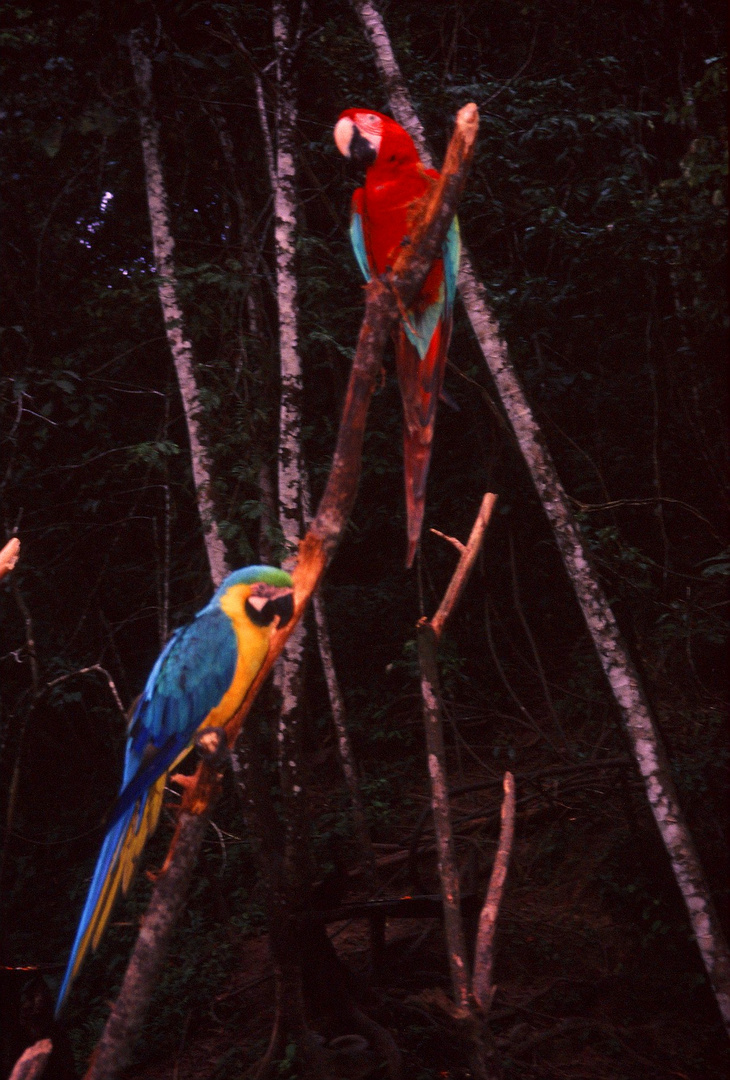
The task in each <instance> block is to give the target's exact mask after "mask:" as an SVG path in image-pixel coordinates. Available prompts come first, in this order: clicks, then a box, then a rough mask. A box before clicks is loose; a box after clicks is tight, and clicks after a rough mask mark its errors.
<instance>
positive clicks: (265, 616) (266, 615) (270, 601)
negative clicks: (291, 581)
mask: <svg viewBox="0 0 730 1080" xmlns="http://www.w3.org/2000/svg"><path fill="white" fill-rule="evenodd" d="M245 607H246V614H247V615H248V617H249V619H250V620H251V622H252V623H253V624H254V626H271V624H272V623H273V621H274V619H275V618H276V617H277V615H278V617H279V626H286V624H287V623H288V622H289V620H290V619H291V617H292V615H293V614H294V596H293V594H292V591H291V589H281V588H276V586H274V585H266V584H264V583H263V582H260V583H259V584H258V585H254V586H253V587H252V588H251V593H250V595H249V596H248V597H247V599H246V604H245Z"/></svg>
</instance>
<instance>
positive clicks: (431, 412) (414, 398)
mask: <svg viewBox="0 0 730 1080" xmlns="http://www.w3.org/2000/svg"><path fill="white" fill-rule="evenodd" d="M451 324H452V318H451V314H450V313H448V314H445V315H444V316H443V317H442V318H441V319H439V321H438V323H437V325H436V328H435V330H434V332H433V337H432V338H431V342H430V344H429V347H428V351H427V352H426V355H425V356H424V358H423V360H421V358H420V356H419V355H418V350H417V349H416V347H415V346H414V345H413V344H412V342H411V341H410V340H409V338H408V337H407V335H406V332H405V330H404V328H403V326H399V327H398V329H397V330H396V331H395V362H396V370H397V372H398V382H399V384H400V392H401V398H402V400H403V474H404V478H405V489H406V515H407V520H408V553H407V556H406V567H409V568H410V567H411V566H412V565H413V560H414V558H415V555H416V548H417V547H418V541H419V539H420V536H421V526H422V524H423V511H424V507H425V502H426V479H427V477H428V467H429V464H430V462H431V443H432V441H433V430H434V425H435V421H436V407H437V405H438V401H439V395H440V393H441V387H442V385H443V381H444V369H445V367H446V353H447V351H448V348H449V339H450V337H451Z"/></svg>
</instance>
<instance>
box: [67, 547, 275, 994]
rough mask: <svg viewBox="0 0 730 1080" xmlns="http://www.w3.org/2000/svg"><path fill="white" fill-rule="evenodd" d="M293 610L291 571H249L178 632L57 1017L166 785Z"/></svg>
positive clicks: (144, 722)
mask: <svg viewBox="0 0 730 1080" xmlns="http://www.w3.org/2000/svg"><path fill="white" fill-rule="evenodd" d="M293 611H294V604H293V593H292V580H291V577H290V576H289V574H287V573H286V571H284V570H277V569H275V568H274V567H271V566H248V567H246V568H245V569H243V570H235V571H234V572H233V573H232V574H229V576H228V577H227V578H226V579H225V581H224V582H223V584H222V585H221V586H220V588H219V589H218V590H217V592H216V593H215V595H214V596H213V599H212V600H211V601H210V603H209V604H208V605H207V606H206V607H204V608H203V610H202V611H199V612H198V614H197V615H196V616H195V618H194V619H193V621H192V622H191V623H188V625H187V626H183V627H181V628H180V629H179V630H176V631H175V633H174V634H173V635H172V637H171V638H170V640H169V641H168V643H167V645H166V646H165V648H164V649H163V650H162V652H161V654H160V656H159V658H158V660H157V662H156V664H155V666H154V667H153V668H152V671H151V673H150V676H149V678H148V679H147V683H146V685H145V688H144V690H143V692H142V695H141V697H140V698H139V700H138V702H137V704H136V706H135V709H134V712H133V714H132V719H131V722H130V726H129V733H128V737H127V751H126V757H125V762H124V779H123V780H122V786H121V789H120V791H119V795H118V797H117V801H116V803H115V804H114V807H113V809H112V811H111V815H110V820H109V826H108V829H107V834H106V837H105V838H104V843H103V845H102V849H101V853H100V855H99V859H98V861H97V864H96V869H95V871H94V876H93V878H92V881H91V886H90V888H89V893H88V896H87V898H86V904H85V906H84V910H83V912H82V915H81V921H80V923H79V928H78V930H77V932H76V940H75V941H74V944H73V948H72V950H71V956H70V958H69V961H68V966H67V968H66V974H65V975H64V979H63V983H62V984H61V989H60V992H59V995H58V1003H57V1005H56V1012H57V1013H58V1011H59V1010H60V1008H61V1006H62V1005H63V1002H64V1000H65V998H66V994H67V993H68V990H69V987H70V985H71V983H72V981H73V979H74V978H75V977H76V974H77V973H78V971H79V968H80V967H81V964H82V962H83V960H84V957H85V956H86V954H87V952H88V951H89V949H92V950H94V949H96V947H97V945H98V944H99V941H100V940H101V936H102V934H103V933H104V929H105V927H106V925H107V923H108V921H109V916H110V915H111V911H112V907H113V905H114V901H115V899H116V897H117V895H118V893H119V891H120V889H121V891H122V893H125V892H126V891H127V889H128V887H129V883H130V881H131V880H132V877H133V875H134V871H135V869H136V867H137V864H138V862H139V859H140V856H141V854H142V849H143V847H144V845H145V843H146V841H147V838H148V837H149V836H150V835H151V834H152V832H153V831H154V829H155V827H156V825H157V821H158V819H159V816H160V810H161V809H162V799H163V794H164V791H165V784H166V782H167V777H168V775H169V773H170V772H171V771H172V769H173V768H174V767H175V766H176V765H177V764H178V762H179V761H180V760H181V759H182V758H183V757H184V756H185V755H186V754H187V752H188V751H189V749H190V747H191V745H192V743H193V740H194V738H195V736H196V735H197V733H198V732H199V731H200V730H201V728H206V727H222V726H223V725H224V724H225V723H226V722H227V721H228V720H230V719H231V717H232V716H233V715H234V713H235V712H236V711H237V710H238V708H239V706H240V705H241V703H242V702H243V699H244V698H245V696H246V693H247V691H248V689H249V687H250V686H251V684H252V683H253V681H254V679H255V677H256V675H257V673H258V671H259V670H260V668H261V666H262V664H263V663H264V660H265V658H266V655H267V652H268V650H269V643H270V639H271V635H272V632H273V630H274V629H275V628H276V627H278V626H283V625H285V624H286V623H287V622H288V621H289V620H290V619H291V617H292V614H293Z"/></svg>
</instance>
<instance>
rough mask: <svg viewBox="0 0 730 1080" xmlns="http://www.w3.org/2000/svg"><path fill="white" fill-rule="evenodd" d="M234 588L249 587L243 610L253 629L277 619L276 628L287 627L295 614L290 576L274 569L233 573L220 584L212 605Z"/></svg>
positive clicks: (253, 568) (261, 568) (265, 567)
mask: <svg viewBox="0 0 730 1080" xmlns="http://www.w3.org/2000/svg"><path fill="white" fill-rule="evenodd" d="M237 585H250V586H251V588H250V590H249V591H248V594H247V597H246V601H245V609H246V614H247V615H248V617H249V619H250V620H251V622H252V623H253V624H254V625H255V626H270V625H271V623H272V622H273V620H274V616H275V615H278V616H279V626H286V624H287V623H288V622H289V620H290V619H291V617H292V615H293V614H294V596H293V593H292V579H291V575H290V574H288V573H287V572H286V570H279V569H278V567H276V566H244V567H242V568H241V569H240V570H234V571H233V573H232V574H229V575H228V577H227V578H226V579H225V581H223V582H222V583H221V585H220V586H219V588H218V590H217V591H216V594H215V596H214V597H213V599H212V600H211V604H219V603H220V601H221V599H222V598H223V597H224V596H225V595H226V594H227V593H228V592H229V591H230V590H231V589H232V588H234V587H235V586H237Z"/></svg>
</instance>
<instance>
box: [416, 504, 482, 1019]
mask: <svg viewBox="0 0 730 1080" xmlns="http://www.w3.org/2000/svg"><path fill="white" fill-rule="evenodd" d="M496 499H497V497H496V495H493V494H491V492H490V493H488V494H487V495H485V496H484V498H483V499H482V504H481V507H480V508H479V513H478V515H477V519H476V521H475V523H474V526H473V527H472V531H471V535H470V537H469V540H468V541H467V543H466V544H465V545H463V546H462V548H461V555H460V557H459V562H458V564H457V567H456V569H455V571H454V573H453V575H452V577H451V581H450V582H449V586H448V588H447V590H446V593H445V594H444V598H443V600H442V602H441V604H440V605H439V608H438V611H437V612H436V615H435V616H434V618H433V619H432V620H427V619H421V621H420V622H419V624H418V659H419V663H420V667H421V698H422V703H423V721H424V725H425V733H426V753H427V755H428V775H429V780H430V784H431V809H432V812H433V819H434V830H435V834H436V849H437V852H438V868H439V880H440V882H441V898H442V901H443V906H444V932H445V935H446V945H447V950H448V956H449V967H450V970H451V984H452V989H453V993H454V1001H455V1002H456V1004H457V1005H458V1006H459V1007H461V1008H467V1007H468V1005H469V969H468V963H467V956H466V945H465V942H464V931H463V927H462V923H461V899H460V887H459V872H458V869H457V865H456V856H455V852H454V841H453V830H452V827H451V806H450V803H449V785H448V777H447V772H446V753H445V750H444V736H443V719H442V715H441V700H440V691H439V678H438V663H437V656H436V651H437V644H438V640H439V638H440V636H441V634H442V632H443V628H444V626H445V625H446V622H447V620H448V618H449V616H450V614H451V612H452V611H453V609H454V606H455V604H456V602H457V600H458V597H459V596H460V595H461V592H462V590H463V588H464V586H465V584H466V581H467V579H468V577H469V573H470V571H471V568H472V566H473V565H474V560H475V559H476V557H477V554H478V552H479V548H480V546H481V543H482V540H483V538H484V533H485V531H486V528H487V524H488V523H489V518H490V516H491V513H492V509H493V507H494V504H495V502H496Z"/></svg>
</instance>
